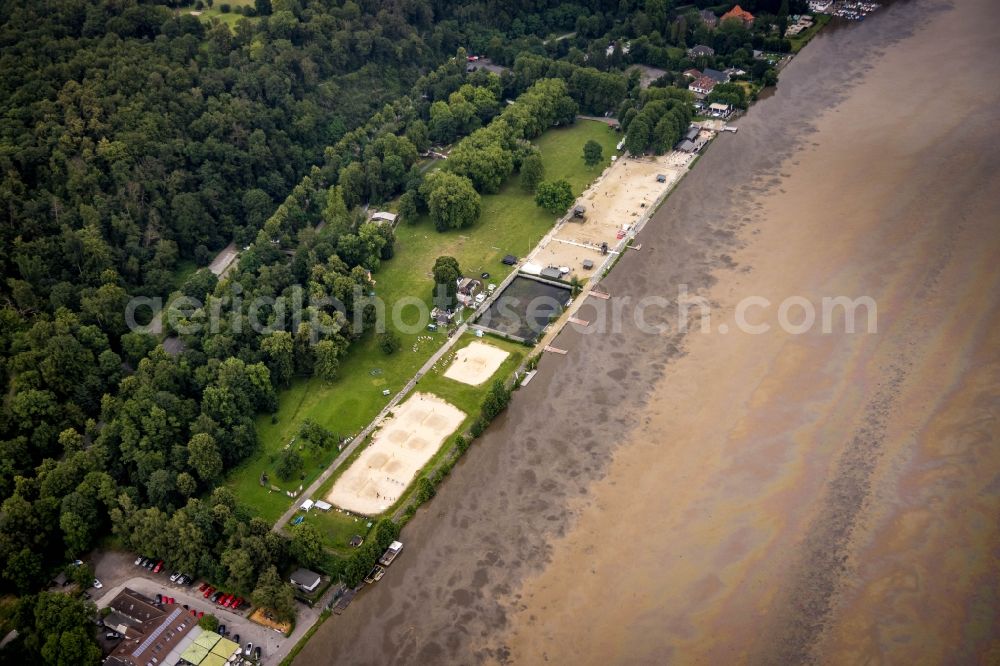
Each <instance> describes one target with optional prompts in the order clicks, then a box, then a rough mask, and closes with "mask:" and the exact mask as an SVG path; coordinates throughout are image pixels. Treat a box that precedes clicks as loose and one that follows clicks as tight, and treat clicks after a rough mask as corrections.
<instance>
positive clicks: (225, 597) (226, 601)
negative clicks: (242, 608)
mask: <svg viewBox="0 0 1000 666" xmlns="http://www.w3.org/2000/svg"><path fill="white" fill-rule="evenodd" d="M232 598H233V597H232V596H231V595H228V594H223V595H222V596H221V597H219V600H218V601H217V602H216V603H217V604H219V605H220V606H226V605H228V604H229V600H230V599H232Z"/></svg>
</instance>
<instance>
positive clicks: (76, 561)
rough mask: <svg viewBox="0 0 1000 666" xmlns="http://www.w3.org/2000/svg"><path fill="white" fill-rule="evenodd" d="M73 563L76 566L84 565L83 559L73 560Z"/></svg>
mask: <svg viewBox="0 0 1000 666" xmlns="http://www.w3.org/2000/svg"><path fill="white" fill-rule="evenodd" d="M72 564H73V566H74V567H81V566H83V560H73V562H72Z"/></svg>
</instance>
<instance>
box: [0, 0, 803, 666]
mask: <svg viewBox="0 0 1000 666" xmlns="http://www.w3.org/2000/svg"><path fill="white" fill-rule="evenodd" d="M796 4H797V3H792V5H793V6H792V7H791V8H790V7H789V3H788V1H787V0H785V1H784V2H756V3H754V2H746V3H743V6H744V7H747V8H750V9H753V10H755V11H758V12H760V13H761V15H762V16H763V17H764V19H765V20H762V21H760V25H765V26H770V25H771V23H770V18H768V17H769V16H773V17H774V20H775V21H777V22H779V23H780V19H781V17H782V16H784V15H787V14H788V12H789V11H790V9H791V10H794V9H795V5H796ZM706 6H707V7H711V8H712V9H713V10H714V11H716V12H717V13H721V12H722V11H724V10H725V9H727V8H728V7H729V6H730V4H729V3H722V4H721V5H718V6H716V5H715V4H709V3H704V2H699V3H697V7H696V6H694V5H686V6H684V7H675V3H673V2H671V1H669V0H645V1H632V0H620V1H614V2H612V1H606V2H601V1H598V0H589V1H582V2H554V1H548V0H536V1H534V2H532V1H526V0H522V1H518V0H511V1H507V2H503V3H499V2H482V1H479V2H445V1H444V0H396V1H390V0H384V1H376V0H370V1H361V2H352V1H351V0H346V1H340V0H330V1H327V2H306V1H302V0H272V1H270V2H268V1H267V0H259V1H258V2H257V3H256V4H255V6H254V7H252V8H247V9H245V10H244V11H243V13H242V16H241V18H240V19H239V20H238V21H236V22H235V23H234V24H232V25H230V24H229V23H225V22H221V21H219V20H218V19H211V20H204V19H201V18H198V17H196V16H193V15H191V14H190V13H189V12H190V10H191V9H192V8H193V7H194V5H193V4H190V3H186V4H185V3H183V2H182V3H177V2H172V3H140V2H135V1H134V0H92V1H86V0H51V1H50V2H46V3H38V2H26V1H25V0H0V16H3V17H4V23H3V25H2V27H0V93H2V94H0V110H2V122H0V172H2V173H0V234H2V236H0V239H2V240H0V268H2V271H3V278H4V279H3V281H2V282H0V350H2V354H0V357H2V358H0V376H2V378H3V382H4V384H5V391H4V397H3V410H2V412H0V501H2V505H0V590H2V591H5V592H12V593H16V594H18V595H20V596H21V598H22V604H21V606H20V607H19V610H18V613H17V614H16V618H15V623H16V624H17V626H19V627H20V628H21V629H22V638H21V640H19V641H17V642H15V644H14V645H13V646H11V647H10V648H9V649H10V650H14V651H18V654H19V655H20V656H21V658H23V659H31V658H37V657H38V656H39V655H41V656H42V659H43V661H45V662H46V663H57V662H59V661H60V660H62V661H63V662H64V663H93V659H92V657H93V654H92V651H91V650H90V645H89V644H87V641H89V637H88V635H85V634H86V632H82V633H81V632H80V631H79V622H77V620H78V619H79V617H85V616H86V615H87V612H86V608H83V607H81V606H78V605H72V604H70V605H68V606H66V605H65V604H64V602H62V601H59V600H53V599H52V598H51V595H47V594H45V593H42V594H41V596H38V593H39V591H40V590H42V589H44V588H45V587H46V585H47V582H48V581H49V580H50V579H51V576H52V575H53V573H55V572H56V571H58V570H59V569H60V568H61V567H63V566H64V563H65V562H67V561H69V560H71V559H72V558H75V557H78V556H80V555H83V554H84V553H86V552H88V551H89V550H90V549H92V548H93V547H94V546H95V545H97V544H99V543H100V542H101V541H102V540H103V539H106V538H108V537H109V535H111V536H112V538H113V539H115V541H116V542H117V544H118V545H121V546H123V547H126V548H130V549H133V550H136V551H142V552H143V553H145V554H149V555H153V556H157V557H162V558H165V559H167V560H168V561H169V562H170V564H171V566H172V567H174V568H177V569H184V570H186V571H188V572H190V573H193V574H198V575H202V576H206V577H209V578H210V579H211V580H214V581H217V582H218V583H219V584H225V585H227V586H228V587H229V588H230V589H233V590H235V591H238V592H240V593H242V594H245V595H247V596H249V595H251V594H252V593H254V591H255V589H256V588H257V587H258V586H259V580H262V579H264V578H268V580H270V574H269V573H268V572H271V571H272V570H273V568H274V567H277V568H278V569H283V568H285V567H286V566H288V565H290V564H291V563H292V562H293V561H299V562H302V561H303V560H304V559H305V555H303V552H304V548H303V547H302V546H301V545H300V544H296V543H295V542H294V541H288V540H286V539H285V538H284V537H281V536H279V535H277V534H274V533H272V532H271V531H270V529H269V528H270V526H269V525H266V524H264V523H262V522H261V521H259V520H251V519H250V517H249V514H248V513H247V512H246V511H245V510H244V509H243V508H242V507H240V506H238V505H237V503H236V502H235V500H234V499H233V497H232V496H231V494H230V493H229V492H228V491H226V490H225V489H222V488H218V487H217V486H218V483H219V481H220V480H221V478H222V475H223V473H224V471H225V470H227V469H229V468H231V467H233V466H234V465H236V464H238V463H239V462H240V461H241V460H243V459H245V458H246V456H247V455H249V454H250V453H251V452H253V451H254V450H255V448H256V447H257V439H256V433H255V430H254V423H253V417H254V415H255V414H258V413H261V412H264V413H267V412H269V411H273V410H274V408H275V405H276V391H278V390H280V389H281V388H283V387H285V386H286V385H288V383H289V382H290V380H291V378H292V377H293V376H295V375H307V376H308V375H314V374H315V375H318V376H321V377H324V378H326V379H334V378H335V377H336V376H337V370H338V365H339V360H340V359H341V358H342V357H343V355H344V354H347V353H349V351H350V346H351V343H352V342H353V341H354V340H356V339H358V337H360V336H362V335H367V334H369V329H370V324H371V316H370V315H371V313H370V311H369V310H367V309H365V307H364V306H362V312H363V314H364V316H363V317H362V324H363V325H362V327H361V328H351V327H348V326H346V325H344V324H345V323H346V322H345V321H344V318H343V315H342V314H341V313H339V312H338V311H337V310H336V309H335V308H331V307H329V306H328V305H326V303H328V302H329V300H330V299H335V300H336V301H339V302H340V303H343V304H344V305H345V306H346V307H347V309H348V310H350V309H351V308H352V307H353V306H354V305H355V304H354V303H353V302H352V299H354V298H356V294H357V293H361V292H368V291H370V290H371V288H372V276H371V275H372V273H377V271H378V269H379V266H380V262H381V261H384V260H386V259H389V258H391V257H392V253H393V245H394V243H395V238H394V235H393V233H392V229H391V227H387V226H382V225H377V224H373V223H371V222H367V221H366V219H365V217H364V215H363V214H361V213H360V212H359V209H358V207H359V206H361V205H363V204H366V203H380V202H384V201H388V200H390V199H393V198H395V197H397V196H400V195H402V196H401V198H400V200H399V204H398V207H399V209H400V211H401V212H403V213H404V215H403V216H404V218H405V217H406V212H415V211H418V210H419V211H429V212H430V213H431V214H432V217H434V218H435V222H436V223H437V224H438V225H439V228H442V229H444V228H451V227H455V226H463V225H466V224H470V223H472V222H474V221H475V217H476V216H477V209H476V208H475V207H471V206H464V207H462V210H461V211H458V212H456V210H454V209H451V210H449V209H446V207H444V206H443V204H441V202H443V201H446V200H450V199H451V198H452V197H450V191H446V189H445V188H451V190H454V191H455V192H459V193H460V195H459V198H461V197H466V198H470V197H472V196H476V197H478V194H477V193H488V192H494V191H496V189H497V188H498V187H499V186H500V185H501V184H502V183H503V182H504V180H505V179H506V178H507V177H508V176H509V175H510V174H511V173H513V172H515V171H517V170H519V169H520V167H521V164H522V163H523V162H524V161H525V160H526V159H528V158H529V157H530V156H531V155H532V151H533V150H534V149H533V148H532V147H531V144H530V140H531V139H533V138H535V137H537V136H538V135H539V134H541V133H542V132H543V131H544V130H545V129H547V128H548V127H550V126H553V125H558V124H565V123H571V122H573V120H574V118H575V116H576V114H577V113H578V112H580V113H587V114H595V115H601V114H604V113H607V112H612V113H614V112H616V111H617V112H618V113H619V114H620V115H621V116H628V124H630V125H631V130H632V131H631V132H630V135H632V137H637V136H639V135H640V134H642V136H639V138H630V141H633V142H634V148H635V150H636V151H642V150H647V149H649V150H654V151H656V152H663V151H664V150H667V149H669V148H670V146H672V144H673V142H674V141H675V140H676V137H677V136H679V133H680V132H682V130H683V128H684V127H686V125H687V122H688V121H689V120H690V119H691V108H690V105H689V104H688V102H689V100H690V96H689V94H688V93H687V92H686V91H681V90H678V89H677V88H674V87H672V86H673V84H674V83H679V82H680V79H679V78H678V74H679V72H680V71H682V70H683V69H684V68H687V67H691V66H695V65H697V66H701V67H705V66H718V67H722V66H728V65H740V64H747V65H748V68H749V66H750V65H751V64H752V63H751V62H750V56H749V53H751V52H752V51H753V50H754V49H756V48H768V49H775V50H781V49H782V48H783V43H782V41H783V40H782V39H781V35H780V31H779V33H778V34H775V33H774V31H772V30H770V28H769V27H768V28H761V27H755V28H748V27H744V26H735V25H731V26H726V27H725V29H719V30H708V29H707V28H706V27H705V26H704V25H702V24H700V23H698V22H697V21H696V20H695V18H694V16H695V15H696V12H697V9H698V8H702V7H706ZM692 12H694V14H692ZM768 12H769V13H770V14H767V13H768ZM554 36H564V37H565V38H562V39H554V38H553V37H554ZM702 42H707V43H711V44H713V45H714V48H715V49H716V55H715V56H713V57H712V58H710V59H708V60H705V59H703V60H702V62H694V61H692V60H690V59H688V57H687V55H686V53H685V48H686V47H688V46H691V45H693V44H696V43H702ZM625 43H631V48H630V49H629V50H628V53H625V50H624V49H623V48H622V45H623V44H625ZM470 53H476V54H482V55H486V56H489V57H491V58H492V59H493V60H494V62H496V63H500V64H503V65H506V66H508V67H509V69H508V70H506V71H504V72H503V73H502V74H500V75H497V74H493V73H489V72H487V71H485V70H483V69H480V68H477V67H475V66H470V65H469V63H467V60H466V56H467V54H470ZM633 63H642V64H648V65H653V66H658V67H662V68H664V69H667V70H668V71H667V74H666V75H664V77H663V78H662V79H661V80H660V81H657V82H655V83H654V84H653V87H652V88H650V89H647V90H641V89H640V86H639V77H638V74H637V73H635V72H631V73H629V72H627V71H626V70H627V68H628V67H629V65H631V64H633ZM764 74H765V72H764V71H763V70H760V71H753V72H750V74H749V75H748V76H749V77H751V78H752V77H753V76H757V77H758V78H762V77H763V75H764ZM508 100H516V103H514V104H508V103H507V102H508ZM637 123H638V124H637ZM637 128H640V129H637ZM641 128H645V129H641ZM640 139H641V140H640ZM443 145H450V146H451V151H452V153H451V154H452V159H450V160H449V165H448V167H447V169H446V170H445V172H443V173H442V174H441V175H438V176H435V177H432V178H427V179H425V178H424V176H423V171H422V170H421V168H420V162H419V161H420V155H421V154H423V153H424V152H425V151H427V150H428V149H429V148H431V147H432V146H443ZM631 146H632V144H630V147H631ZM446 195H448V196H446ZM233 240H235V241H236V242H237V243H238V245H239V246H240V247H246V248H247V249H246V250H245V251H244V252H242V253H241V255H240V259H239V261H238V265H237V266H236V267H235V269H234V271H233V273H232V275H231V276H230V278H231V279H230V280H228V281H227V282H225V283H222V284H220V283H218V281H217V280H216V278H215V276H214V275H212V274H211V273H209V272H208V271H207V270H205V269H202V270H199V271H197V272H195V273H194V274H193V275H191V273H190V270H187V271H185V270H184V269H185V266H190V265H191V264H194V265H196V266H205V265H207V263H208V262H209V261H210V259H211V258H212V256H213V255H214V254H215V252H216V251H217V250H218V249H219V248H221V247H223V246H225V245H226V244H228V243H229V242H231V241H233ZM234 285H239V287H238V289H239V290H240V292H241V293H242V294H243V295H244V296H245V297H246V298H245V299H244V303H245V302H248V301H249V300H250V297H265V298H269V299H271V302H272V304H271V305H270V306H269V307H268V308H265V310H264V311H263V313H262V314H260V313H258V314H260V316H262V317H263V318H264V319H265V320H266V321H267V322H268V323H270V324H279V323H282V321H281V320H282V319H283V317H284V314H283V309H282V304H283V303H290V302H291V301H292V300H293V299H295V298H298V296H296V294H295V289H297V288H300V289H302V290H304V292H305V298H304V299H302V300H303V301H304V307H305V309H306V312H307V314H309V316H310V317H311V319H308V320H307V321H306V322H305V323H301V324H299V325H298V327H297V328H291V327H290V326H286V327H284V328H282V327H281V326H275V329H276V330H275V331H274V332H271V333H269V334H267V335H258V334H257V333H256V332H255V331H254V330H253V328H252V327H251V326H249V325H248V324H247V320H248V317H249V316H250V313H249V312H248V311H247V309H246V307H245V306H241V305H239V301H238V299H234V298H233V297H234V295H236V294H235V293H234ZM178 288H179V289H180V290H181V291H182V292H183V293H185V294H186V295H188V296H192V297H195V298H197V299H199V300H201V301H204V302H205V306H204V307H201V308H194V309H189V310H186V311H184V312H182V313H181V316H179V317H177V318H174V319H173V320H168V321H167V322H166V323H165V326H166V330H165V331H164V333H165V334H166V335H175V336H176V337H177V338H178V340H180V342H181V343H182V351H180V352H179V353H178V352H174V353H168V352H167V351H165V350H164V348H163V346H161V345H160V344H159V343H160V337H159V336H153V335H151V334H147V333H142V332H132V331H130V330H129V329H128V327H127V326H126V320H125V315H124V313H125V309H126V304H127V303H128V301H129V299H130V298H131V297H134V296H137V295H147V296H160V297H166V296H167V295H168V294H169V293H170V292H172V291H173V290H174V289H178ZM213 308H215V310H216V311H217V312H221V313H222V315H223V316H222V322H223V323H222V325H221V327H216V328H211V327H207V326H203V327H201V329H200V330H198V331H196V332H191V331H190V330H189V328H188V326H187V325H189V324H192V323H204V322H205V319H206V317H207V316H208V313H209V312H211V311H212V309H213ZM309 321H312V322H319V323H321V324H322V326H316V325H311V324H310V323H309ZM328 439H329V437H328V436H327V435H325V434H324V435H322V436H320V437H317V440H324V441H326V440H328ZM332 573H336V572H332ZM261 584H262V583H261ZM64 606H65V607H64ZM53 609H55V610H53ZM53 613H55V614H58V613H63V614H64V616H65V617H64V619H63V620H62V621H57V619H54V618H53V616H52V614H53ZM52 636H55V637H56V639H52V638H51V637H52ZM60 636H62V637H63V638H59V637H60ZM53 641H54V642H53ZM60 651H64V652H60ZM69 654H74V655H80V656H79V658H73V657H69V656H67V655H69Z"/></svg>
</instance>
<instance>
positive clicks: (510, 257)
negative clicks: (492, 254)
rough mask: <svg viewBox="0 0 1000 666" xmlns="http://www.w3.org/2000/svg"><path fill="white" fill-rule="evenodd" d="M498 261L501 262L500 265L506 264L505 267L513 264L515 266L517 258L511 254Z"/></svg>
mask: <svg viewBox="0 0 1000 666" xmlns="http://www.w3.org/2000/svg"><path fill="white" fill-rule="evenodd" d="M500 261H501V262H502V263H504V264H506V265H507V266H513V265H514V264H516V263H517V257H515V256H514V255H512V254H508V255H507V256H505V257H504V258H503V259H501V260H500Z"/></svg>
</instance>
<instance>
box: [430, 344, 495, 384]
mask: <svg viewBox="0 0 1000 666" xmlns="http://www.w3.org/2000/svg"><path fill="white" fill-rule="evenodd" d="M508 356H510V354H508V353H507V352H505V351H504V350H502V349H499V348H498V347H494V346H493V345H488V344H486V343H485V342H479V341H478V340H477V341H475V342H473V343H472V344H470V345H469V346H468V347H463V348H462V349H459V350H458V352H457V353H456V354H455V360H454V361H453V362H452V364H451V365H450V366H448V370H446V371H445V373H444V376H445V377H447V378H448V379H454V380H455V381H456V382H462V383H463V384H471V385H473V386H479V385H480V384H482V383H483V382H485V381H486V380H487V379H489V378H490V377H492V376H493V373H494V372H496V371H497V369H499V368H500V365H501V364H502V363H503V362H504V359H505V358H507V357H508Z"/></svg>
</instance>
